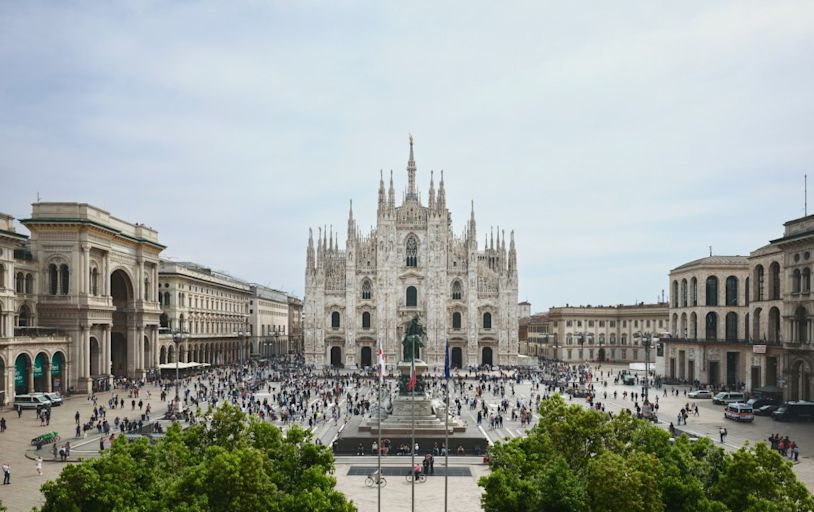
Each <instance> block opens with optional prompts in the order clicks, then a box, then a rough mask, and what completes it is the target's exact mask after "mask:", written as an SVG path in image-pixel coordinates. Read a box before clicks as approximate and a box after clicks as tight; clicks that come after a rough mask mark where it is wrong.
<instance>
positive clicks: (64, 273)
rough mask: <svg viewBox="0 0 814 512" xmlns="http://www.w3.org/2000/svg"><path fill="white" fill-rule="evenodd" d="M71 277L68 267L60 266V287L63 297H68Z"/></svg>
mask: <svg viewBox="0 0 814 512" xmlns="http://www.w3.org/2000/svg"><path fill="white" fill-rule="evenodd" d="M70 284H71V281H70V275H69V273H68V265H66V264H64V263H63V264H62V265H60V266H59V285H60V290H61V291H62V295H68V291H69V289H70Z"/></svg>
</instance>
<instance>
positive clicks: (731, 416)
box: [724, 402, 755, 422]
mask: <svg viewBox="0 0 814 512" xmlns="http://www.w3.org/2000/svg"><path fill="white" fill-rule="evenodd" d="M724 418H726V419H728V420H734V421H747V422H751V421H755V413H754V411H753V410H752V406H751V405H749V404H743V403H739V402H735V403H732V404H728V405H727V406H726V408H725V409H724Z"/></svg>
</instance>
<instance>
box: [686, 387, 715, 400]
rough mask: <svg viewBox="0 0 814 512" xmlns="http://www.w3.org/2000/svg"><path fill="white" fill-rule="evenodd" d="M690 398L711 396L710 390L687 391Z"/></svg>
mask: <svg viewBox="0 0 814 512" xmlns="http://www.w3.org/2000/svg"><path fill="white" fill-rule="evenodd" d="M687 396H688V397H690V398H712V391H710V390H708V389H696V390H695V391H690V392H689V393H687Z"/></svg>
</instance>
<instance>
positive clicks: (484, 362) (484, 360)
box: [480, 347, 494, 366]
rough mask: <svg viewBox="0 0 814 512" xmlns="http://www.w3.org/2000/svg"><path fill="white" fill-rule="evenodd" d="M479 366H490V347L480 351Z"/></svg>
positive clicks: (491, 362)
mask: <svg viewBox="0 0 814 512" xmlns="http://www.w3.org/2000/svg"><path fill="white" fill-rule="evenodd" d="M480 364H481V366H492V365H493V364H494V363H493V361H492V347H483V349H481V362H480Z"/></svg>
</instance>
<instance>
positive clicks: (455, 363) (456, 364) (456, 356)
mask: <svg viewBox="0 0 814 512" xmlns="http://www.w3.org/2000/svg"><path fill="white" fill-rule="evenodd" d="M451 359H452V360H451V361H450V363H449V364H450V367H452V368H463V366H464V356H463V350H461V347H452V354H451Z"/></svg>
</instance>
